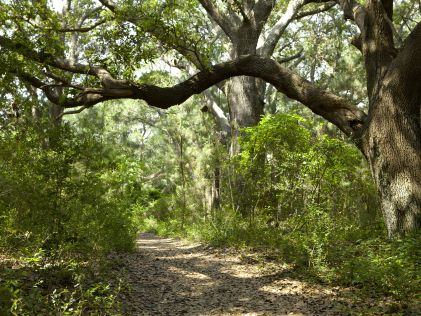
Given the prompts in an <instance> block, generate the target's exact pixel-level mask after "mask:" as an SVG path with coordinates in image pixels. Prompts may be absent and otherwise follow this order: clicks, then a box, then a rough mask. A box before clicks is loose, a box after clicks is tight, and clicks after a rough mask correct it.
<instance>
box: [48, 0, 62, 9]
mask: <svg viewBox="0 0 421 316" xmlns="http://www.w3.org/2000/svg"><path fill="white" fill-rule="evenodd" d="M50 1H51V3H52V5H53V8H54V10H56V11H57V12H61V10H62V9H63V5H64V0H50Z"/></svg>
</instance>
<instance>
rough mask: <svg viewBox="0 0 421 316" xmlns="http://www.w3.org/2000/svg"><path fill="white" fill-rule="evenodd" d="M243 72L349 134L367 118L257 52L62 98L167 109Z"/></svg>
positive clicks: (70, 102)
mask: <svg viewBox="0 0 421 316" xmlns="http://www.w3.org/2000/svg"><path fill="white" fill-rule="evenodd" d="M241 75H245V76H253V77H258V78H261V79H263V80H265V81H267V82H269V83H271V84H272V85H273V86H274V87H275V88H276V89H277V90H278V91H279V92H282V93H283V94H285V95H286V96H287V97H289V98H291V99H294V100H297V101H299V102H301V103H302V104H304V105H305V106H307V107H308V108H310V109H311V110H312V111H313V112H314V113H316V114H319V115H321V116H322V117H324V118H325V119H327V120H328V121H330V122H332V123H333V124H335V125H336V126H337V127H338V128H340V129H341V130H342V131H343V132H344V133H345V134H346V135H349V136H351V135H353V133H354V132H355V131H356V130H355V126H360V125H362V124H363V123H364V121H365V117H366V115H365V113H364V112H362V111H361V110H359V109H358V108H356V107H355V106H353V105H352V104H350V103H349V102H348V101H347V100H346V99H344V98H342V97H339V96H337V95H335V94H333V93H331V92H328V91H325V90H322V89H320V88H318V87H317V86H316V85H315V84H313V83H311V82H309V81H307V80H306V79H304V78H303V77H301V76H299V75H298V74H295V73H293V72H292V71H290V70H288V69H286V68H285V67H283V66H282V65H280V64H279V63H277V62H276V61H274V60H272V59H269V58H264V57H260V56H256V55H245V56H241V57H240V58H238V59H236V60H233V61H229V62H225V63H222V64H218V65H215V66H212V67H210V68H208V69H207V70H203V71H201V72H199V73H197V74H196V75H194V76H192V77H190V78H189V79H187V80H185V81H183V82H181V83H179V84H177V85H175V86H172V87H158V86H155V85H149V84H136V83H134V82H128V81H124V80H117V81H116V85H112V84H111V82H110V84H109V85H107V86H104V87H103V88H100V89H98V88H85V89H84V91H82V92H80V93H78V94H77V95H76V96H75V97H72V98H67V99H65V100H60V105H61V106H63V107H66V108H74V107H79V106H84V107H90V106H93V105H95V104H97V103H100V102H103V101H106V100H111V99H122V98H130V99H139V100H144V101H146V102H147V103H148V104H149V105H151V106H155V107H158V108H162V109H166V108H169V107H171V106H174V105H177V104H181V103H183V102H184V101H186V100H187V99H188V98H189V97H191V96H192V95H194V94H198V93H201V92H202V91H204V90H206V89H207V88H209V87H211V86H213V85H216V84H217V83H218V82H221V81H223V80H225V79H228V78H230V77H234V76H241ZM38 88H40V89H41V87H38ZM44 92H45V91H44Z"/></svg>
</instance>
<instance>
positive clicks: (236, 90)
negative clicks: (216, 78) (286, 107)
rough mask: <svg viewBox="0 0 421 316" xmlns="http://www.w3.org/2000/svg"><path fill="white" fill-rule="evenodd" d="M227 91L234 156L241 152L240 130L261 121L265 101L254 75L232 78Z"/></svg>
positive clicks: (231, 150) (231, 151)
mask: <svg viewBox="0 0 421 316" xmlns="http://www.w3.org/2000/svg"><path fill="white" fill-rule="evenodd" d="M227 92H228V94H227V96H228V105H229V109H230V125H231V146H230V153H231V155H232V156H233V155H235V154H238V153H239V152H240V146H239V144H238V137H239V136H240V135H239V130H240V129H241V128H244V127H251V126H256V125H257V123H259V120H260V117H261V115H262V114H263V101H262V99H261V98H260V96H259V93H258V89H257V86H256V79H255V78H252V77H234V78H231V80H230V82H229V83H228V89H227Z"/></svg>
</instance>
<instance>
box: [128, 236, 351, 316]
mask: <svg viewBox="0 0 421 316" xmlns="http://www.w3.org/2000/svg"><path fill="white" fill-rule="evenodd" d="M122 264H123V265H124V266H125V268H126V270H127V271H126V272H127V275H128V283H129V288H130V294H129V295H128V296H127V297H125V298H124V301H126V302H127V303H125V306H123V308H124V310H125V313H126V314H127V315H197V316H199V315H295V316H298V315H306V316H307V315H348V312H345V305H348V303H346V302H344V301H343V300H342V299H338V297H337V296H338V288H333V287H327V286H323V285H315V284H310V283H306V282H305V281H302V280H297V279H294V278H292V277H291V274H290V273H288V268H287V267H285V266H282V265H280V264H277V263H275V262H270V261H267V260H263V261H262V260H259V259H258V257H256V256H253V254H252V253H248V254H247V253H240V252H238V251H236V250H233V249H224V250H215V249H212V248H209V247H205V246H203V245H200V244H192V243H187V242H185V241H180V240H174V239H164V238H159V237H157V236H154V235H152V234H147V233H144V234H141V235H140V237H139V239H138V251H137V252H135V253H133V254H130V255H128V256H126V257H125V258H124V259H123V261H122ZM348 308H352V305H351V306H348Z"/></svg>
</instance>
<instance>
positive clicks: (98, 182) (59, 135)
mask: <svg viewBox="0 0 421 316" xmlns="http://www.w3.org/2000/svg"><path fill="white" fill-rule="evenodd" d="M104 152H105V149H104V145H103V144H102V143H101V142H100V141H98V140H97V139H95V137H91V136H90V135H87V134H83V133H78V132H76V131H75V130H74V129H72V128H70V127H69V126H67V125H64V126H62V127H52V128H46V129H43V130H39V129H38V128H36V127H35V126H32V127H31V126H25V127H24V126H21V127H20V128H19V129H18V130H6V131H2V132H1V133H0V165H1V168H0V189H1V199H0V228H1V230H2V234H1V236H0V243H1V245H3V246H4V247H8V248H9V249H24V248H26V247H30V248H31V249H38V248H42V249H45V250H46V251H48V252H49V253H56V254H58V253H59V252H66V253H68V252H77V253H80V254H87V253H89V254H92V253H103V252H108V251H111V250H117V249H120V250H124V249H126V250H127V249H130V248H131V247H132V245H133V241H134V232H135V230H134V226H133V223H132V219H131V213H130V204H129V203H128V202H126V199H125V196H124V191H123V190H122V185H123V184H122V183H119V182H118V181H116V179H115V178H116V176H115V174H116V170H117V171H118V170H119V162H118V159H117V158H115V157H106V156H105V157H104ZM117 173H118V172H117ZM117 180H118V179H117Z"/></svg>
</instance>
